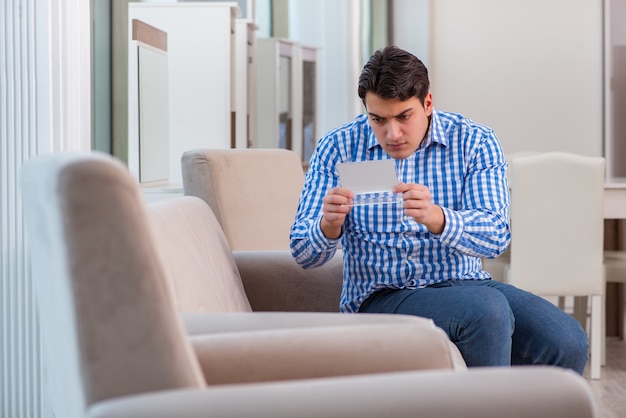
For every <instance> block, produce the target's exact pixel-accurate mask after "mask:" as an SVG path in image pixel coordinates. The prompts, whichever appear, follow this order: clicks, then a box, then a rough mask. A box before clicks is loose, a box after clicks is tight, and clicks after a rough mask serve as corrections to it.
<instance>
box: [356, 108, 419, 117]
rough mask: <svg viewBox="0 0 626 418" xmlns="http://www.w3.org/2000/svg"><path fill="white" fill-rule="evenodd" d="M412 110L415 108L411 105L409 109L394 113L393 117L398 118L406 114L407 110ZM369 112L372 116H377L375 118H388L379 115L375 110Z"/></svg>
mask: <svg viewBox="0 0 626 418" xmlns="http://www.w3.org/2000/svg"><path fill="white" fill-rule="evenodd" d="M412 110H413V108H412V107H409V108H408V109H405V110H403V111H402V112H400V113H398V114H397V115H393V116H392V118H397V117H400V116H404V114H406V113H407V112H410V111H412ZM367 114H368V115H370V116H372V117H375V118H380V119H386V118H384V117H382V116H380V115H377V114H376V113H374V112H367Z"/></svg>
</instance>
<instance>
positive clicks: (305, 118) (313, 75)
mask: <svg viewBox="0 0 626 418" xmlns="http://www.w3.org/2000/svg"><path fill="white" fill-rule="evenodd" d="M295 62H296V72H297V74H298V75H297V77H298V79H299V80H298V82H299V83H298V84H299V88H300V94H299V98H300V99H301V100H299V102H300V103H301V106H298V109H297V111H298V112H299V113H300V115H301V116H300V118H301V124H300V132H299V138H298V139H297V141H298V142H299V143H300V144H302V145H301V148H302V150H301V154H302V161H303V162H304V164H308V162H309V160H310V159H311V155H312V154H313V150H314V149H315V146H316V145H317V138H318V135H319V133H318V126H319V123H318V121H317V118H318V113H319V112H318V68H317V47H313V46H308V45H298V46H297V48H296V59H295Z"/></svg>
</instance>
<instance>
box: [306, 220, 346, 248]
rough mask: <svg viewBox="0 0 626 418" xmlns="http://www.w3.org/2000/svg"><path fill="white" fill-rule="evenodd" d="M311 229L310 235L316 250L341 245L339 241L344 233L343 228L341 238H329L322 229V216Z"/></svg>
mask: <svg viewBox="0 0 626 418" xmlns="http://www.w3.org/2000/svg"><path fill="white" fill-rule="evenodd" d="M310 231H311V233H310V235H309V239H310V242H311V245H312V247H313V248H314V249H315V251H316V252H323V251H326V250H328V249H330V248H336V247H337V246H339V241H341V236H342V235H343V228H342V231H341V235H340V236H339V238H327V237H326V235H324V232H323V231H322V217H320V218H319V219H318V220H317V222H316V225H315V227H314V228H311V230H310Z"/></svg>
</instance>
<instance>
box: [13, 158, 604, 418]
mask: <svg viewBox="0 0 626 418" xmlns="http://www.w3.org/2000/svg"><path fill="white" fill-rule="evenodd" d="M23 179H24V182H23V184H24V198H25V205H24V206H25V208H26V217H27V226H28V232H29V238H30V243H31V249H32V260H33V277H34V282H35V285H36V291H37V296H38V303H39V312H40V315H41V317H40V321H41V326H42V330H43V348H44V353H45V368H46V377H47V385H46V390H47V391H50V392H49V395H50V398H51V399H52V400H53V403H54V405H53V411H52V413H51V415H54V416H59V417H64V418H78V417H84V416H87V417H94V418H95V417H99V418H104V417H109V418H111V417H201V416H202V417H218V416H219V417H227V416H231V417H242V416H258V417H294V416H298V417H301V416H316V417H327V416H344V417H357V416H358V417H381V416H385V417H406V416H419V415H421V414H424V415H425V416H430V417H444V416H445V417H449V416H468V417H471V416H477V417H478V416H481V417H496V416H498V417H500V416H510V417H516V416H519V417H522V416H542V417H561V416H568V417H591V416H594V410H593V402H592V399H591V397H590V390H589V387H588V386H587V385H586V382H585V381H584V379H582V378H581V377H580V376H578V375H576V374H574V373H572V372H567V371H564V370H557V369H554V368H547V367H529V368H519V369H515V368H514V369H511V368H493V369H488V370H481V369H476V370H468V371H462V372H459V371H456V370H453V367H454V353H453V351H452V350H451V345H450V344H449V341H448V339H447V337H446V336H445V334H444V333H443V331H441V330H440V329H438V328H436V327H435V326H434V325H433V324H432V321H430V320H425V319H423V318H417V317H408V316H401V315H340V314H337V313H306V312H300V313H288V312H266V313H260V312H258V313H257V312H250V311H249V310H247V311H246V309H243V312H232V310H236V309H238V308H240V307H241V306H240V305H241V304H242V300H241V299H242V298H243V295H242V293H241V288H240V287H237V286H236V283H237V280H236V278H237V274H236V272H235V271H233V269H232V267H233V265H232V261H228V260H226V259H227V258H228V255H229V254H228V253H227V252H220V251H219V248H220V246H221V244H219V241H220V240H221V238H220V237H219V234H218V235H215V234H213V232H214V231H212V230H211V228H207V229H204V228H196V229H193V228H189V229H181V230H180V231H177V233H178V234H180V235H179V236H176V237H175V238H173V239H172V240H171V241H172V248H173V249H172V251H166V250H167V247H166V246H164V244H163V243H161V242H157V241H160V240H165V239H168V238H169V236H168V234H167V233H165V232H163V231H166V230H167V229H163V230H161V232H159V230H158V228H160V227H162V226H163V225H160V226H156V225H155V223H160V222H159V221H158V219H159V217H158V216H156V217H155V216H152V215H150V211H151V209H147V208H146V206H145V205H144V203H143V200H142V198H141V196H140V193H139V189H138V185H137V184H136V183H135V182H134V181H133V180H131V177H130V175H129V174H128V172H127V171H126V169H125V167H123V166H122V165H121V164H119V163H118V162H117V161H114V160H113V159H112V158H111V157H107V156H103V155H99V154H90V155H67V154H56V155H50V156H46V157H39V158H37V159H35V160H34V161H30V162H28V163H27V164H26V165H25V167H24V173H23ZM191 202H198V200H197V199H193V198H181V199H172V201H171V204H172V205H176V206H178V207H179V208H180V209H181V211H184V212H187V211H189V213H196V209H197V207H196V203H191ZM167 206H169V204H168V205H167ZM183 208H184V209H183ZM159 213H161V214H163V213H165V212H161V210H159ZM196 214H198V213H196ZM194 216H195V215H190V217H189V218H188V219H189V220H193V217H194ZM161 219H163V223H168V222H169V218H161ZM174 222H175V223H176V222H179V221H178V220H176V221H174ZM206 225H207V226H211V225H212V223H211V221H208V222H207V223H206ZM183 231H187V232H185V233H184V234H183ZM204 234H209V236H213V237H214V240H215V243H214V244H215V246H214V245H209V244H208V243H207V242H206V241H205V239H206V237H202V235H204ZM211 234H213V235H211ZM183 236H186V237H187V238H184V239H183ZM196 241H199V242H200V244H199V245H206V249H207V250H210V251H212V254H206V256H207V257H213V256H214V255H215V256H216V257H224V259H221V260H214V261H213V263H216V265H211V266H208V268H210V271H211V274H215V275H217V274H219V272H220V271H223V272H224V274H226V275H230V276H229V277H227V278H223V277H214V276H208V275H205V277H206V280H207V281H208V282H210V283H215V286H205V284H204V283H200V281H199V280H197V278H193V280H191V281H190V282H188V283H191V285H193V286H194V287H193V288H195V289H203V291H208V292H217V293H218V294H219V292H225V291H226V290H225V289H226V287H228V286H229V285H233V284H235V286H234V287H233V289H232V291H233V293H234V294H235V295H236V296H235V297H231V298H229V299H228V301H227V303H225V304H224V305H223V306H224V310H225V311H226V312H217V313H216V312H194V313H189V314H184V315H183V317H184V319H185V326H186V327H187V330H185V329H184V328H183V322H182V321H180V315H179V313H178V312H177V307H178V306H186V307H189V308H190V309H207V310H212V309H213V307H212V303H209V302H207V303H206V304H204V302H202V301H200V300H199V299H200V298H197V297H192V296H190V294H191V292H190V289H182V288H181V286H183V284H181V283H168V282H170V281H172V280H173V281H179V280H182V281H184V280H186V279H185V277H182V276H187V275H189V276H194V275H195V274H199V273H200V272H201V270H202V269H195V268H190V267H189V266H183V267H181V265H182V264H185V262H188V263H202V262H204V261H205V260H198V259H197V258H196V257H197V256H198V255H199V254H195V255H192V256H189V258H185V259H184V260H186V261H185V262H183V263H182V264H178V263H177V262H175V261H174V260H171V259H168V258H169V257H178V256H180V254H181V253H180V251H174V249H175V248H176V247H177V246H180V247H189V246H194V245H196ZM203 242H204V243H205V244H202V243H203ZM181 257H182V256H181ZM211 264H212V263H211ZM217 266H221V267H220V268H221V269H222V270H220V269H218V268H217ZM166 271H167V273H166ZM179 273H180V275H179ZM176 289H178V290H176ZM207 300H208V301H210V299H207ZM243 305H244V308H245V307H246V306H245V303H243ZM229 324H230V325H229ZM186 331H187V332H186ZM403 368H404V369H405V370H411V371H410V372H407V371H402V372H398V371H397V370H400V369H403ZM424 369H428V370H431V371H430V372H429V371H425V370H424ZM392 372H393V373H392ZM348 375H351V377H348ZM271 381H273V382H271ZM207 382H210V383H211V385H207ZM250 382H253V383H250ZM226 383H228V384H226ZM242 383H245V384H242ZM485 388H488V390H485ZM450 393H454V394H455V396H454V397H453V398H451V397H450Z"/></svg>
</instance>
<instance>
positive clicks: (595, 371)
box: [589, 295, 603, 379]
mask: <svg viewBox="0 0 626 418" xmlns="http://www.w3.org/2000/svg"><path fill="white" fill-rule="evenodd" d="M602 309H603V307H602V295H592V296H591V321H590V322H591V324H590V327H589V328H590V332H589V336H590V338H589V340H590V351H591V353H590V356H589V357H590V359H589V370H590V372H589V377H590V378H591V379H599V378H600V374H601V363H602V345H603V344H602V341H603V338H602Z"/></svg>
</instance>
